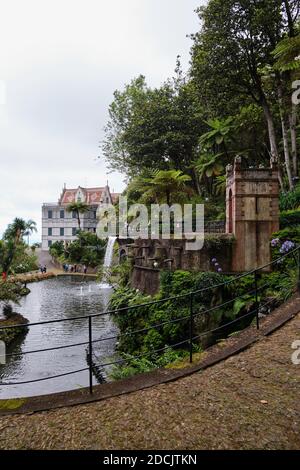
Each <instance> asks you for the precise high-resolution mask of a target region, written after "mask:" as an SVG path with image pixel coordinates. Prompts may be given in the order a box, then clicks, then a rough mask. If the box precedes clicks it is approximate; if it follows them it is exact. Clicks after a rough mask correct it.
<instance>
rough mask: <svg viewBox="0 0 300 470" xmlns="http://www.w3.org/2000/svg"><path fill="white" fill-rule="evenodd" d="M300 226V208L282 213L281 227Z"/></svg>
mask: <svg viewBox="0 0 300 470" xmlns="http://www.w3.org/2000/svg"><path fill="white" fill-rule="evenodd" d="M297 225H298V226H299V228H300V210H299V209H297V210H288V211H283V212H281V214H280V228H281V229H284V228H286V227H290V226H297Z"/></svg>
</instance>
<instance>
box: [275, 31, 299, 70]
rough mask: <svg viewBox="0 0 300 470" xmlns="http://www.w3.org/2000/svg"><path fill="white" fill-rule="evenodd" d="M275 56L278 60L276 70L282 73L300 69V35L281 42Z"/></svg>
mask: <svg viewBox="0 0 300 470" xmlns="http://www.w3.org/2000/svg"><path fill="white" fill-rule="evenodd" d="M273 56H274V58H275V60H276V62H275V66H274V68H275V69H277V70H279V71H280V72H286V71H291V72H293V71H295V70H298V69H300V34H298V35H297V36H293V37H287V38H285V39H283V40H282V41H280V42H279V43H278V44H277V46H276V48H275V50H274V51H273Z"/></svg>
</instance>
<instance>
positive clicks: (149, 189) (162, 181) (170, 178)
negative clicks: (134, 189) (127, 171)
mask: <svg viewBox="0 0 300 470" xmlns="http://www.w3.org/2000/svg"><path fill="white" fill-rule="evenodd" d="M189 181H191V177H190V176H188V175H184V174H183V173H182V172H181V171H180V170H165V171H157V172H155V173H154V174H153V176H152V177H151V178H141V179H140V183H139V186H140V189H141V190H142V192H143V196H142V200H144V201H145V202H151V201H156V202H157V203H163V202H166V203H167V204H168V205H171V204H173V203H181V202H182V201H184V200H185V199H187V197H188V196H190V195H191V194H192V193H193V190H192V189H191V188H190V187H189V186H188V185H187V184H186V183H188V182H189Z"/></svg>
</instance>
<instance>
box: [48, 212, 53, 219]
mask: <svg viewBox="0 0 300 470" xmlns="http://www.w3.org/2000/svg"><path fill="white" fill-rule="evenodd" d="M52 217H53V212H52V211H48V219H52Z"/></svg>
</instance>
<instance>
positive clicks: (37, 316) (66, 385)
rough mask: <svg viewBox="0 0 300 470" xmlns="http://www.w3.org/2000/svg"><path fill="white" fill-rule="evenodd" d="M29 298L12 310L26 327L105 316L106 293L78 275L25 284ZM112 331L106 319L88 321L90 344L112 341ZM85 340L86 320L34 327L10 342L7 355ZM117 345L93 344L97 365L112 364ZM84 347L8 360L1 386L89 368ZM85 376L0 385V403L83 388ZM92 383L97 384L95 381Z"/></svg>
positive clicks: (1, 373) (0, 372)
mask: <svg viewBox="0 0 300 470" xmlns="http://www.w3.org/2000/svg"><path fill="white" fill-rule="evenodd" d="M29 288H30V290H31V293H30V294H29V295H28V296H26V297H24V298H23V299H22V300H21V303H20V305H18V306H16V307H15V308H14V310H15V311H16V312H18V313H21V314H22V315H23V316H24V317H26V318H27V319H28V320H29V322H30V323H34V322H41V321H47V320H55V319H62V318H71V317H80V316H88V315H90V314H96V313H100V312H102V311H105V310H106V308H107V304H108V301H109V298H110V295H111V289H109V288H105V289H101V288H100V286H99V284H97V283H96V282H95V281H93V280H90V279H85V278H83V277H81V276H78V277H77V276H60V277H57V278H53V279H49V280H46V281H42V282H37V283H33V284H29ZM116 334H117V328H116V326H115V325H114V324H113V322H112V320H111V318H110V317H109V316H108V315H105V316H102V317H96V318H93V339H94V340H98V339H100V338H103V337H107V336H115V335H116ZM85 341H88V320H87V319H75V320H72V321H66V322H60V323H53V324H46V325H37V326H32V327H30V328H29V331H28V333H27V335H26V336H25V337H24V338H22V339H20V340H18V341H17V342H15V344H14V345H13V346H12V348H10V349H9V351H7V353H21V352H24V351H30V350H36V349H43V348H51V347H55V346H61V345H66V344H73V343H79V342H85ZM115 343H116V340H109V341H103V342H100V343H96V344H95V346H94V348H95V352H96V354H97V357H100V358H101V362H102V363H105V362H110V361H113V360H114V359H115V355H114V351H115ZM86 352H87V345H82V346H74V347H72V348H68V349H61V350H55V351H48V352H41V353H34V354H26V355H21V354H18V355H17V356H11V357H8V360H7V364H6V365H0V382H20V381H27V380H36V379H44V378H46V377H49V376H53V375H58V374H63V373H65V372H71V371H74V370H77V369H83V368H86V367H88V363H87V354H86ZM88 380H89V372H88V371H82V372H78V373H76V374H73V375H68V376H65V377H60V378H55V379H50V380H44V381H42V382H35V383H32V384H22V385H7V386H5V385H4V386H0V398H11V397H25V396H34V395H43V394H48V393H55V392H61V391H66V390H72V389H76V388H81V387H86V386H88ZM94 383H95V384H96V383H97V380H96V378H95V377H94Z"/></svg>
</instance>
